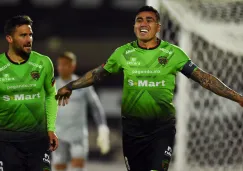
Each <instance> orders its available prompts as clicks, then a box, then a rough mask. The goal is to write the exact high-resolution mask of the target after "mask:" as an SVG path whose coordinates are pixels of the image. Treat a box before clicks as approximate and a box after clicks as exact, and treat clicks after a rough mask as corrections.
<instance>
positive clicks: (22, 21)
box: [4, 15, 33, 35]
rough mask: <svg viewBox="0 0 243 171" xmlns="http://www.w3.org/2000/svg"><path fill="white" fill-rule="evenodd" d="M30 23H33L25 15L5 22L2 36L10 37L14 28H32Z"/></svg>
mask: <svg viewBox="0 0 243 171" xmlns="http://www.w3.org/2000/svg"><path fill="white" fill-rule="evenodd" d="M32 23H33V21H32V19H31V18H30V17H29V16H27V15H17V16H14V17H12V18H10V19H9V20H7V21H6V23H5V25H4V34H5V35H11V34H12V33H13V32H14V31H15V28H16V27H18V26H22V25H31V26H32Z"/></svg>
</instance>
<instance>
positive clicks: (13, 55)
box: [7, 49, 26, 63]
mask: <svg viewBox="0 0 243 171" xmlns="http://www.w3.org/2000/svg"><path fill="white" fill-rule="evenodd" d="M7 55H8V57H9V58H10V59H11V61H13V62H16V63H22V62H24V61H25V60H26V59H25V58H23V57H21V56H20V55H18V54H16V53H15V52H14V51H13V50H12V49H9V50H8V52H7Z"/></svg>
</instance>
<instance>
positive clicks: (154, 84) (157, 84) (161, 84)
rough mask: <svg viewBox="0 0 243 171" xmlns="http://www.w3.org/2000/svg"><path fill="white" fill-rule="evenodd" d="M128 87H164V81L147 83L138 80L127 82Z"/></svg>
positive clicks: (146, 81)
mask: <svg viewBox="0 0 243 171" xmlns="http://www.w3.org/2000/svg"><path fill="white" fill-rule="evenodd" d="M128 85H129V86H131V87H134V86H136V87H164V86H165V81H164V80H161V81H149V80H138V81H133V80H131V79H130V80H128Z"/></svg>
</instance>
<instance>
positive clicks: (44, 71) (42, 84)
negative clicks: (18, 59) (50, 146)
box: [0, 51, 57, 141]
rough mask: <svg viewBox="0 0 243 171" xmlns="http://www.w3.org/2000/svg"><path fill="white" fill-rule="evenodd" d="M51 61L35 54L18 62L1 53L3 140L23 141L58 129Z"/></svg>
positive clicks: (1, 120) (0, 123) (0, 119)
mask: <svg viewBox="0 0 243 171" xmlns="http://www.w3.org/2000/svg"><path fill="white" fill-rule="evenodd" d="M54 82H55V80H54V72H53V65H52V62H51V60H50V59H49V58H48V57H47V56H44V55H41V54H39V53H37V52H34V51H32V52H31V54H30V56H29V59H28V60H26V61H24V62H23V63H20V64H18V63H15V62H13V61H11V60H10V58H9V57H8V56H7V55H6V54H5V53H3V54H0V104H1V105H0V137H1V139H2V140H7V141H11V140H13V141H14V140H16V141H18V140H21V139H26V138H27V139H28V138H34V137H38V136H43V135H46V134H47V130H49V131H54V130H55V119H56V112H57V102H56V100H55V94H56V89H55V86H54V85H53V84H54Z"/></svg>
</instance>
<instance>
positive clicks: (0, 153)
mask: <svg viewBox="0 0 243 171" xmlns="http://www.w3.org/2000/svg"><path fill="white" fill-rule="evenodd" d="M48 149H49V140H48V137H44V138H40V139H35V140H28V141H23V142H4V141H0V170H4V171H15V170H16V171H50V170H51V158H50V151H49V150H48ZM1 167H2V168H1Z"/></svg>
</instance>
